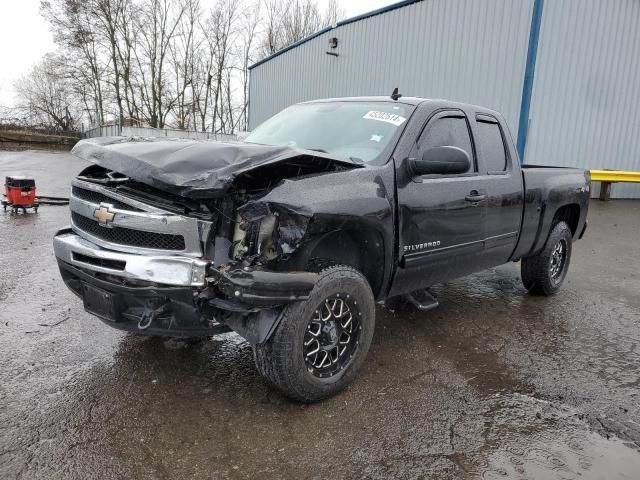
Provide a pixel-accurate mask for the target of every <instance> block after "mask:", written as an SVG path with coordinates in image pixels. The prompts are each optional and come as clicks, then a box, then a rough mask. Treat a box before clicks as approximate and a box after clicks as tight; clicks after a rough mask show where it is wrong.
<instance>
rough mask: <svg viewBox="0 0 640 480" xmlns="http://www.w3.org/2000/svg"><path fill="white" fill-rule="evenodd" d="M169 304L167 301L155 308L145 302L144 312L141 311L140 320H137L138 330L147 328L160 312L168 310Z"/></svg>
mask: <svg viewBox="0 0 640 480" xmlns="http://www.w3.org/2000/svg"><path fill="white" fill-rule="evenodd" d="M169 305H170V303H169V302H168V301H166V302H165V303H163V304H162V305H160V306H159V307H157V308H153V305H150V304H146V305H145V307H144V312H142V315H141V316H140V320H138V330H146V329H147V328H149V327H150V326H151V324H152V323H153V321H154V320H155V319H156V318H158V316H159V315H160V314H162V313H165V312H167V311H168V307H169Z"/></svg>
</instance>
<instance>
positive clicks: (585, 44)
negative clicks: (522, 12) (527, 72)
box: [525, 0, 640, 197]
mask: <svg viewBox="0 0 640 480" xmlns="http://www.w3.org/2000/svg"><path fill="white" fill-rule="evenodd" d="M530 118H531V120H530V124H529V136H528V139H527V146H526V151H525V159H526V162H527V163H536V164H549V165H561V166H575V167H581V168H610V169H621V170H640V1H639V0H608V1H602V0H546V1H545V4H544V12H543V16H542V28H541V31H540V43H539V45H538V61H537V66H536V75H535V80H534V87H533V98H532V103H531V117H530ZM613 196H615V197H640V185H634V184H617V185H614V186H613Z"/></svg>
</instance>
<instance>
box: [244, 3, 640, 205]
mask: <svg viewBox="0 0 640 480" xmlns="http://www.w3.org/2000/svg"><path fill="white" fill-rule="evenodd" d="M532 10H533V0H524V1H512V0H424V1H423V2H419V3H415V4H412V5H408V6H405V7H402V8H398V9H396V10H391V11H388V12H385V13H382V14H380V15H376V16H373V17H369V18H365V19H362V20H360V21H357V22H353V23H349V24H346V25H343V26H340V27H338V28H335V29H333V30H331V31H329V32H326V33H324V34H322V35H320V36H318V37H317V38H315V39H312V40H310V41H308V42H306V43H303V44H302V45H299V46H298V47H296V48H293V49H291V50H289V51H287V52H285V53H283V54H282V55H280V56H277V57H274V58H272V59H270V60H269V61H267V62H265V63H263V64H261V65H258V66H256V67H255V68H253V69H252V70H251V83H250V98H251V103H250V110H251V112H250V121H251V125H250V128H255V127H256V126H257V125H259V124H260V123H261V122H263V121H264V120H266V119H267V118H269V117H270V116H271V115H273V114H275V113H277V112H278V111H280V110H282V109H283V108H285V107H287V106H289V105H291V104H293V103H297V102H300V101H304V100H311V99H315V98H326V97H341V96H352V95H388V94H390V93H391V91H392V90H393V88H394V87H399V88H400V91H401V92H402V93H403V94H405V95H413V96H423V97H427V98H447V99H450V100H458V101H464V102H470V103H476V104H480V105H485V106H487V107H491V108H494V109H496V110H498V111H501V112H502V113H503V114H504V115H505V117H506V118H507V121H508V122H509V126H510V128H511V131H512V133H513V134H515V132H517V129H518V117H519V110H520V102H521V94H522V82H523V78H524V70H525V62H526V56H527V47H528V40H529V29H530V24H531V15H532ZM333 36H335V37H337V38H338V41H339V45H338V48H337V49H336V52H337V53H339V55H340V56H339V57H333V56H330V55H327V54H326V53H325V52H326V51H327V50H328V39H329V38H330V37H333ZM639 112H640V0H609V1H602V0H545V4H544V12H543V17H542V26H541V30H540V40H539V46H538V54H537V64H536V73H535V79H534V82H533V96H532V100H531V110H530V116H529V118H530V124H529V132H528V138H527V145H526V161H527V163H532V164H550V165H562V166H575V167H580V168H585V169H587V168H612V169H626V170H640V113H639ZM613 196H614V197H637V198H640V185H629V184H618V185H615V186H614V188H613Z"/></svg>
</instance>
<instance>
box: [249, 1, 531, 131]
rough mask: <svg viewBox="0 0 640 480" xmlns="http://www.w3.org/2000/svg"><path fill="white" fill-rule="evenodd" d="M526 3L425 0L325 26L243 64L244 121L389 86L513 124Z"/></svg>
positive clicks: (523, 50) (519, 87) (525, 35)
mask: <svg viewBox="0 0 640 480" xmlns="http://www.w3.org/2000/svg"><path fill="white" fill-rule="evenodd" d="M532 6H533V0H523V1H517V2H514V1H505V0H425V1H423V2H419V3H415V4H412V5H409V6H406V7H403V8H399V9H396V10H391V11H389V12H385V13H383V14H380V15H376V16H373V17H369V18H365V19H363V20H360V21H357V22H354V23H349V24H347V25H343V26H340V27H338V28H335V29H333V30H331V31H329V32H326V33H324V34H322V35H320V36H318V37H316V38H314V39H312V40H310V41H308V42H306V43H303V44H302V45H299V46H298V47H296V48H293V49H291V50H289V51H287V52H285V53H283V54H282V55H280V56H277V57H274V58H272V59H271V60H269V61H267V62H265V63H263V64H261V65H258V66H256V67H255V68H253V69H252V70H251V83H250V98H251V103H250V109H251V111H250V116H249V118H250V121H251V125H250V128H255V127H256V126H257V125H259V124H260V123H261V122H263V121H264V120H266V119H267V118H269V117H270V116H271V115H273V114H275V113H277V112H278V111H280V110H282V109H283V108H285V107H287V106H289V105H291V104H294V103H297V102H301V101H305V100H312V99H316V98H326V97H341V96H352V95H389V94H391V91H392V90H393V88H394V87H399V88H400V92H401V93H403V94H405V95H410V96H421V97H427V98H447V99H450V100H457V101H462V102H471V103H477V104H481V105H485V106H487V107H490V108H493V109H496V110H499V111H501V112H502V113H503V114H504V115H505V116H506V118H507V120H508V122H509V124H510V127H511V129H512V130H513V131H514V132H515V131H516V129H517V120H518V115H519V105H520V94H521V90H522V77H523V74H524V67H525V60H526V52H527V42H528V37H529V25H530V21H531V12H532ZM334 36H335V37H337V38H338V42H339V44H338V48H337V49H336V52H337V53H338V54H339V57H334V56H331V55H327V54H326V51H327V50H328V49H329V48H328V39H329V38H331V37H334Z"/></svg>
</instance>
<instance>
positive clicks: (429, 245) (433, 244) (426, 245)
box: [404, 240, 440, 252]
mask: <svg viewBox="0 0 640 480" xmlns="http://www.w3.org/2000/svg"><path fill="white" fill-rule="evenodd" d="M439 246H440V240H436V241H435V242H425V243H417V244H415V245H405V246H404V251H405V252H415V251H416V250H424V249H425V248H434V247H439Z"/></svg>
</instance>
